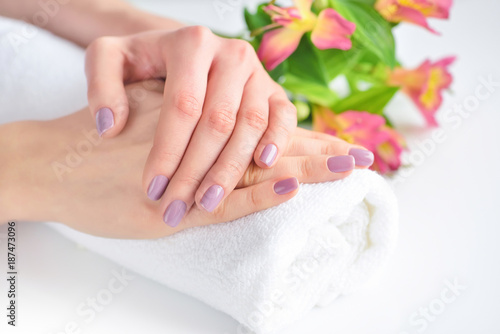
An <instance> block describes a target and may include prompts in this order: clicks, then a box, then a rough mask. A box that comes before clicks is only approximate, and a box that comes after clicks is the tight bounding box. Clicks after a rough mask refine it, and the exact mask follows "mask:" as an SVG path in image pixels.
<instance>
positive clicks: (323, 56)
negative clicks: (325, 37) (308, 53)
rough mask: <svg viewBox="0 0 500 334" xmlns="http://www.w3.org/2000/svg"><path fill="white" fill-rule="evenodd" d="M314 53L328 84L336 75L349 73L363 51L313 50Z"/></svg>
mask: <svg viewBox="0 0 500 334" xmlns="http://www.w3.org/2000/svg"><path fill="white" fill-rule="evenodd" d="M315 51H316V54H317V56H318V58H319V61H321V63H322V64H323V68H324V70H325V72H326V75H327V79H328V81H329V82H330V81H332V80H333V79H335V78H336V77H337V76H338V75H340V74H343V73H347V72H349V71H350V70H351V69H352V68H353V67H354V66H355V65H356V64H357V63H358V62H359V59H360V58H361V57H362V56H363V54H364V51H363V50H362V49H358V48H352V49H351V50H348V51H342V50H338V49H328V50H319V49H315Z"/></svg>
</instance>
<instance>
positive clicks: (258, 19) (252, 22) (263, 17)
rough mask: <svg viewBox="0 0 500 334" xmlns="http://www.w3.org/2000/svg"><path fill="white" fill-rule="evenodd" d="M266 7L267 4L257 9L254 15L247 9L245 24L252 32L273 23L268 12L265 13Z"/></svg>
mask: <svg viewBox="0 0 500 334" xmlns="http://www.w3.org/2000/svg"><path fill="white" fill-rule="evenodd" d="M265 6H266V4H262V5H260V6H259V7H257V11H256V12H255V13H253V14H252V13H250V11H249V10H248V9H247V8H245V12H244V16H245V22H246V24H247V26H248V29H249V30H250V31H254V30H257V29H259V28H262V27H264V26H266V25H268V24H271V23H272V22H271V17H270V16H269V15H268V14H267V13H266V12H264V7H265Z"/></svg>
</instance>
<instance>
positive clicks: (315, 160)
mask: <svg viewBox="0 0 500 334" xmlns="http://www.w3.org/2000/svg"><path fill="white" fill-rule="evenodd" d="M353 169H354V158H353V157H352V156H350V155H337V156H327V155H314V156H302V157H286V156H285V157H281V159H280V161H278V162H277V163H276V165H275V166H274V167H273V168H271V169H262V168H260V167H258V166H256V165H253V167H252V168H249V169H248V171H247V172H246V173H245V175H244V176H243V177H242V178H241V180H240V182H239V183H238V186H237V187H238V188H241V187H247V186H250V185H253V184H257V183H260V182H263V181H266V180H270V179H274V178H276V177H279V176H280V175H295V176H296V177H297V179H298V180H299V182H300V183H318V182H328V181H336V180H340V179H343V178H345V177H347V176H349V175H350V174H351V172H352V170H353Z"/></svg>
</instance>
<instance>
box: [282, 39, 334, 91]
mask: <svg viewBox="0 0 500 334" xmlns="http://www.w3.org/2000/svg"><path fill="white" fill-rule="evenodd" d="M315 49H316V47H315V46H314V45H312V43H311V41H310V40H309V36H307V35H304V36H303V37H302V39H301V40H300V43H299V46H298V47H297V50H296V51H295V52H294V53H293V54H292V55H291V56H290V57H289V58H288V73H289V74H291V75H294V76H296V77H298V78H301V79H302V80H304V81H307V82H311V83H315V84H319V85H324V86H325V87H327V88H328V84H329V83H330V80H329V78H328V76H327V75H326V69H325V68H324V65H323V62H322V61H321V59H320V58H319V57H318V55H317V53H316V52H315Z"/></svg>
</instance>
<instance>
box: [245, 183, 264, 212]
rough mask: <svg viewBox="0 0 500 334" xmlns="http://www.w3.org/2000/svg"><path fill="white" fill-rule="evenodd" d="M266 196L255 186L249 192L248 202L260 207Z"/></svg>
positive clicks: (254, 206) (252, 205)
mask: <svg viewBox="0 0 500 334" xmlns="http://www.w3.org/2000/svg"><path fill="white" fill-rule="evenodd" d="M263 200H264V196H262V193H260V192H259V191H258V189H257V188H256V187H253V188H251V189H250V191H249V192H248V202H249V204H250V206H251V207H253V208H255V209H258V208H260V207H261V206H262V203H263Z"/></svg>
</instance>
